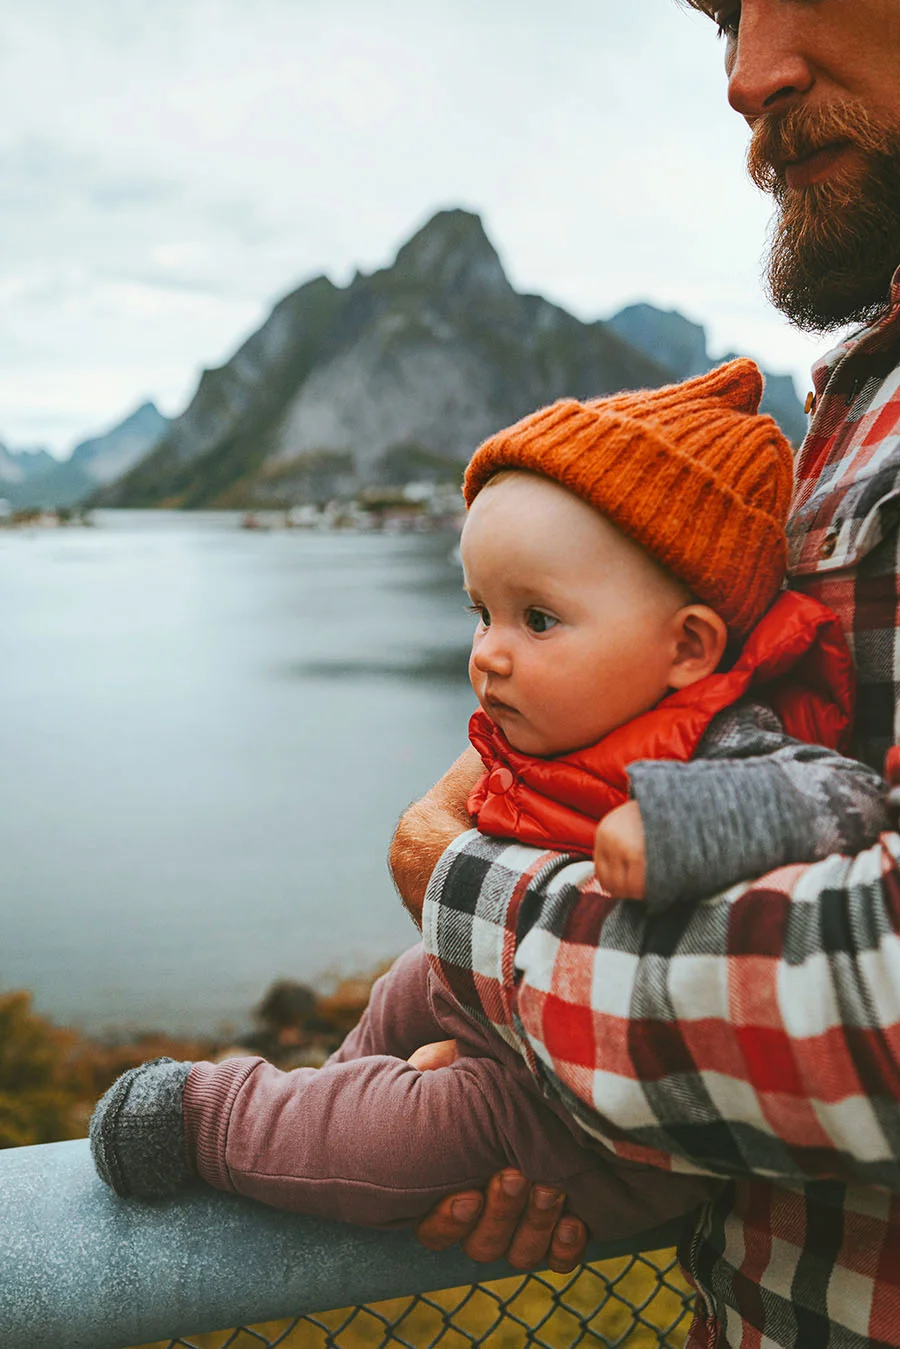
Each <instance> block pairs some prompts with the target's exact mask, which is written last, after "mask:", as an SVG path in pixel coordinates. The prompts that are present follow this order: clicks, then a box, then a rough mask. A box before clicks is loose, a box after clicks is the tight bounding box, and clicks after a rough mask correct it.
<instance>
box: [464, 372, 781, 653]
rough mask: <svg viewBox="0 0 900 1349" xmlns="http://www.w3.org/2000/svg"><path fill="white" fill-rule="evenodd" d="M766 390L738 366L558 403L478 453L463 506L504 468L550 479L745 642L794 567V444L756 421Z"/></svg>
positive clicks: (767, 422)
mask: <svg viewBox="0 0 900 1349" xmlns="http://www.w3.org/2000/svg"><path fill="white" fill-rule="evenodd" d="M762 391H763V380H762V375H761V374H760V372H759V369H758V368H757V366H756V365H755V364H754V363H753V361H750V360H745V359H741V360H736V361H730V362H729V363H728V364H727V365H723V366H720V367H719V369H718V370H711V371H710V372H709V373H708V374H706V375H699V376H698V377H697V378H696V379H689V380H687V381H685V383H683V384H672V385H669V386H667V387H666V388H663V389H640V390H638V391H637V392H635V393H624V394H616V395H614V396H613V397H611V398H598V399H593V400H591V401H590V402H587V403H579V402H577V401H576V400H575V399H573V398H564V399H561V400H560V401H559V402H558V403H553V404H552V405H551V406H550V407H546V408H541V409H540V410H539V411H537V412H533V413H531V415H530V416H528V417H523V419H522V420H521V421H519V422H516V423H515V425H514V426H510V427H508V428H507V429H506V430H505V431H499V432H498V433H497V434H496V435H494V436H491V437H490V439H489V440H486V441H485V442H484V443H483V444H482V445H480V446H479V448H478V449H477V450H476V451H475V454H474V455H473V456H472V460H471V462H470V464H469V467H468V469H467V470H466V476H465V481H464V484H463V493H464V496H465V499H466V505H467V506H471V504H472V502H473V501H474V500H475V497H476V496H477V495H478V493H479V492H480V491H481V489H482V487H483V486H484V485H485V483H486V482H487V481H488V479H489V478H492V477H493V476H494V474H496V473H500V472H501V471H502V470H503V469H525V470H529V471H531V472H532V473H542V474H544V475H545V476H546V477H548V478H554V479H555V480H556V481H557V482H559V483H562V485H563V486H564V487H567V488H568V489H569V491H570V492H574V493H575V495H576V496H580V497H583V498H584V500H585V501H589V502H590V504H591V505H592V506H595V507H596V508H597V510H598V511H600V512H601V513H602V514H603V515H605V516H607V517H608V519H610V520H612V521H613V523H614V524H616V525H618V526H619V528H620V529H621V530H622V531H623V532H624V533H626V534H628V535H630V537H631V538H632V539H634V540H635V541H636V542H637V543H639V544H640V545H641V546H642V547H643V548H645V549H646V551H647V552H648V553H650V555H651V556H652V557H654V558H656V560H657V561H658V562H661V563H662V565H663V566H664V567H667V568H668V570H669V571H671V572H673V573H674V575H675V576H677V577H679V578H680V579H681V580H682V581H684V582H685V583H686V584H687V585H688V586H689V587H690V589H691V590H692V591H693V592H694V594H695V595H696V596H697V598H698V599H700V600H702V601H703V603H704V604H709V605H710V606H711V607H712V608H713V609H715V610H716V612H717V613H718V614H719V615H720V616H721V617H722V618H723V619H724V620H725V622H726V623H727V624H728V626H729V628H731V630H732V631H733V632H734V633H736V634H738V635H743V634H745V633H747V632H749V630H750V629H751V628H752V627H753V625H754V624H755V623H756V622H757V620H758V619H759V618H761V617H762V615H763V614H764V613H765V611H766V609H767V608H768V607H769V605H770V604H771V603H772V601H773V600H774V598H775V596H776V594H777V593H778V591H779V590H780V588H781V585H782V583H783V581H784V574H785V565H786V561H787V545H786V542H785V532H784V527H785V521H786V519H787V512H788V505H789V502H790V498H791V487H792V482H793V463H792V454H791V447H790V445H789V443H788V441H787V440H786V439H785V437H784V436H783V435H782V433H781V431H780V430H779V429H778V426H777V425H776V423H775V422H774V421H773V420H772V418H771V417H765V416H761V415H760V413H759V401H760V399H761V397H762Z"/></svg>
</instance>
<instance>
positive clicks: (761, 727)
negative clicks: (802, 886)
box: [628, 700, 890, 913]
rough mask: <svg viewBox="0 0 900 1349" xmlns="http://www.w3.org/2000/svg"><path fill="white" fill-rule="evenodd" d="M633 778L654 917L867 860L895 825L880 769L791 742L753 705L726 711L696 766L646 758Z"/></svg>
mask: <svg viewBox="0 0 900 1349" xmlns="http://www.w3.org/2000/svg"><path fill="white" fill-rule="evenodd" d="M628 773H629V778H630V783H631V794H632V796H633V798H634V799H635V800H636V801H637V803H638V805H639V807H640V811H641V820H642V823H643V827H644V834H645V838H646V855H647V885H646V903H647V906H648V908H649V909H650V911H651V912H654V913H658V912H661V911H662V910H664V909H667V908H668V907H669V906H670V905H672V904H675V903H678V902H684V901H691V900H696V899H700V898H702V897H703V896H704V895H711V894H715V893H717V892H718V891H720V890H724V889H725V888H726V887H727V886H729V885H734V884H735V883H736V882H737V881H740V880H745V879H747V878H748V877H751V876H762V875H763V874H764V873H765V872H767V871H772V870H773V869H774V868H775V867H781V866H787V865H789V864H790V863H792V862H818V861H821V859H822V858H825V857H830V856H831V855H832V854H833V853H847V854H855V853H859V852H862V851H863V849H864V848H868V847H870V846H871V845H872V844H873V843H875V842H876V840H877V839H878V836H879V834H881V833H882V832H883V831H884V830H885V829H887V828H888V827H889V824H890V820H889V817H888V810H887V801H886V797H887V787H886V785H885V783H884V781H883V779H882V778H881V777H880V776H879V775H878V774H877V773H876V772H875V771H874V770H873V769H871V768H869V767H868V765H867V764H863V763H859V762H858V761H857V760H855V759H847V758H845V757H844V756H843V755H841V754H838V753H837V751H836V750H831V749H826V748H824V747H823V746H822V745H811V744H807V743H804V742H802V741H799V740H793V739H791V737H790V736H788V735H786V734H785V732H784V730H783V728H782V725H781V722H780V721H779V720H778V717H777V716H776V715H775V713H774V712H773V711H772V709H771V708H769V707H767V706H765V705H764V704H763V703H758V702H754V701H752V700H745V701H743V702H741V703H738V704H736V705H735V706H734V707H730V708H728V709H727V710H726V711H725V712H722V713H720V714H719V715H718V716H717V717H716V718H715V719H714V720H713V722H712V723H711V725H710V727H709V729H708V730H707V732H706V735H705V736H704V737H703V740H702V741H701V743H700V746H699V747H698V750H697V754H696V755H695V757H694V758H693V759H690V760H689V761H688V762H687V763H684V762H680V761H678V760H673V759H652V760H639V761H638V762H636V763H633V764H631V765H630V766H629V770H628Z"/></svg>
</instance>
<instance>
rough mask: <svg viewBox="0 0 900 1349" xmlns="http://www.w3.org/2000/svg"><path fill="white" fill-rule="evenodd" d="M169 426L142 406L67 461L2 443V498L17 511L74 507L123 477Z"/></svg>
mask: <svg viewBox="0 0 900 1349" xmlns="http://www.w3.org/2000/svg"><path fill="white" fill-rule="evenodd" d="M168 426H169V419H168V418H167V417H164V416H163V414H162V413H161V412H160V411H159V409H158V408H157V406H156V404H155V403H152V402H146V403H142V404H141V405H140V407H138V408H136V409H135V411H134V412H132V413H131V414H130V415H129V416H127V417H126V418H125V419H124V421H121V422H119V423H117V425H115V426H113V427H112V428H111V429H110V430H109V431H106V432H104V433H103V434H102V435H99V436H94V437H92V438H91V439H90V440H85V441H82V442H81V444H80V445H76V446H75V449H74V450H73V451H72V453H71V455H70V456H69V458H68V459H64V460H59V459H54V457H53V455H51V454H48V453H47V451H46V450H9V449H6V448H5V447H4V446H2V445H0V497H3V498H5V499H6V500H7V501H9V502H10V504H11V505H13V506H14V507H16V508H17V509H27V508H34V507H39V508H40V507H53V506H72V505H75V504H76V503H78V502H80V501H83V500H84V498H85V497H87V496H89V495H90V493H91V492H95V491H96V490H97V488H98V487H100V486H102V485H104V484H105V483H108V482H112V481H114V480H115V479H116V478H120V477H121V476H122V474H123V473H127V471H128V470H129V469H130V468H131V467H132V466H133V465H134V464H136V463H138V461H139V460H141V459H143V458H144V457H145V456H146V455H147V454H149V453H150V451H151V450H152V449H153V448H154V446H155V445H156V444H157V443H158V441H159V440H160V438H161V437H162V435H163V434H164V432H165V431H166V429H167V428H168Z"/></svg>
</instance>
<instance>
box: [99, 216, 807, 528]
mask: <svg viewBox="0 0 900 1349" xmlns="http://www.w3.org/2000/svg"><path fill="white" fill-rule="evenodd" d="M635 309H639V310H641V311H642V312H641V313H640V314H639V315H635V314H634V313H633V312H631V311H633V310H635ZM654 314H655V315H657V316H658V317H659V321H658V322H657V325H656V330H654V328H653V321H652V316H653V315H654ZM638 320H640V321H638ZM666 329H668V330H669V333H670V338H671V340H670V341H668V342H666V341H664V340H663V337H664V335H665V331H666ZM691 362H693V363H694V364H698V363H699V365H700V366H701V367H702V368H704V369H705V368H708V367H709V364H710V362H709V358H708V355H707V354H706V338H705V333H704V332H703V330H702V329H701V328H698V327H697V325H692V324H690V323H689V321H688V320H687V319H684V318H683V317H682V316H681V315H677V314H673V315H664V314H663V313H662V311H659V310H653V309H652V306H632V307H631V310H625V311H622V314H620V315H617V316H616V317H615V318H614V319H613V320H611V321H609V322H601V321H597V322H594V323H583V322H581V321H580V320H579V319H577V318H575V317H574V316H573V315H571V314H569V313H567V312H566V311H565V310H564V309H562V308H561V307H559V306H558V305H554V304H551V303H550V302H549V301H548V300H546V299H543V298H542V297H541V296H538V295H523V294H519V293H518V292H517V291H515V290H514V289H513V287H512V285H511V284H510V282H509V280H508V278H507V276H506V274H505V272H504V270H503V266H502V264H501V262H500V258H499V257H498V255H497V252H496V250H495V249H494V247H493V245H492V244H491V242H490V240H489V239H488V237H487V235H486V234H485V231H484V228H483V226H482V223H481V220H480V218H479V217H478V216H477V215H474V214H471V213H469V212H466V211H462V210H449V211H442V212H439V213H438V214H437V215H436V216H434V217H433V219H432V220H430V221H429V222H428V224H426V225H425V226H424V227H423V228H422V229H421V230H419V231H418V232H417V233H416V234H415V235H414V236H413V237H412V238H411V239H410V240H409V241H408V242H407V243H406V244H404V245H403V247H402V248H401V249H400V251H399V253H398V254H397V257H396V260H395V261H394V263H393V264H392V265H391V266H388V267H385V268H383V269H382V270H380V271H377V272H374V273H373V274H371V275H363V274H360V273H357V275H356V276H355V277H354V279H353V280H352V281H351V282H350V284H349V285H348V286H346V287H343V288H341V287H338V286H335V285H334V284H333V283H332V282H331V281H330V280H328V278H327V277H324V276H320V277H316V278H314V279H313V280H311V281H308V282H306V283H305V284H304V285H302V286H300V287H299V288H298V289H297V290H295V291H293V292H292V293H291V294H289V295H287V296H285V298H284V299H283V300H281V301H280V302H279V303H278V304H276V305H275V307H274V309H273V310H272V313H271V314H270V316H269V318H268V319H267V320H266V321H265V322H264V323H263V324H262V326H261V327H260V328H259V329H258V330H257V332H255V333H254V334H253V335H252V336H251V337H250V338H249V339H248V340H247V341H246V342H245V343H244V344H243V345H242V346H241V347H240V349H239V350H238V351H237V352H236V353H235V355H234V356H233V357H232V358H231V360H229V361H227V362H226V363H225V364H224V365H223V366H221V367H219V368H217V369H214V370H207V371H205V372H204V374H203V376H202V377H201V379H200V382H199V385H198V387H197V391H196V393H195V395H194V397H193V398H192V400H191V402H190V404H189V406H188V407H187V409H186V410H185V412H184V413H183V414H182V415H181V416H180V417H178V418H176V419H174V420H173V421H172V423H171V424H170V425H169V427H168V429H167V430H166V433H165V434H164V435H163V437H162V438H161V440H160V442H159V444H158V445H157V446H156V447H155V449H154V450H153V451H152V452H151V453H149V454H148V455H147V456H145V457H144V458H143V459H142V460H141V461H140V462H138V463H137V464H136V465H135V466H134V467H133V468H132V469H131V470H130V471H129V472H128V473H126V474H125V476H124V477H122V478H120V479H118V480H117V481H115V482H112V483H110V484H109V485H108V486H106V487H104V488H102V489H101V490H100V491H98V492H96V493H95V495H94V497H93V498H92V500H93V501H94V502H95V503H97V504H100V505H110V506H156V505H165V506H177V507H188V508H189V507H207V506H210V507H211V506H217V507H229V506H231V507H246V506H267V505H270V506H288V505H293V504H295V503H298V502H305V501H316V502H323V501H325V500H328V499H329V498H331V497H334V496H350V495H352V494H353V493H354V492H355V491H358V490H359V489H360V488H361V487H364V486H368V485H371V484H392V483H399V482H405V481H410V480H412V479H423V478H424V479H431V480H438V479H447V478H448V477H454V476H456V475H457V474H458V473H459V472H460V471H461V468H462V466H463V465H464V464H465V462H466V460H467V459H468V458H469V456H470V455H471V453H472V450H473V449H474V447H475V446H476V445H477V444H478V443H479V442H480V441H481V440H482V439H483V438H484V437H485V436H487V435H489V434H491V433H492V432H493V431H495V430H497V429H498V428H499V427H501V426H504V425H507V424H508V423H510V422H512V421H515V420H516V419H517V418H519V417H521V416H523V415H524V414H525V413H527V412H529V411H531V410H532V409H533V408H535V407H537V406H539V405H541V404H543V403H548V402H551V401H553V399H555V398H558V397H562V396H574V397H591V396H596V395H600V394H605V393H613V392H616V391H617V390H619V389H623V388H637V387H647V386H654V385H659V384H663V383H667V382H671V381H673V380H676V379H679V378H682V377H683V372H685V373H687V371H686V365H690V364H691ZM704 362H705V364H704ZM690 373H695V372H694V371H693V370H692V371H690ZM776 382H777V381H776ZM771 383H772V381H771V379H770V385H771ZM785 383H786V384H787V385H789V386H790V391H791V392H793V386H792V385H791V384H790V380H789V379H786V381H785ZM783 392H787V391H786V390H784V391H783ZM784 402H785V408H786V412H787V416H786V418H785V419H784V420H785V425H786V429H787V422H790V428H789V434H791V435H792V436H796V434H797V428H798V426H799V423H798V422H797V416H799V418H800V419H801V421H802V418H803V414H802V410H801V409H800V405H799V402H798V400H797V398H796V394H795V393H794V394H793V405H790V406H789V404H790V399H789V398H785V399H784ZM794 405H795V406H794ZM800 434H802V429H801V431H800Z"/></svg>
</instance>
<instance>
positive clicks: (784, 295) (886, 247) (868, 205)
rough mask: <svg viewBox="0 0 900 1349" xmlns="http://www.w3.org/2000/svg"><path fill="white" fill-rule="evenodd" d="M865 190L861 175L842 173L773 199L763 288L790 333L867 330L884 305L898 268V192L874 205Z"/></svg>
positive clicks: (882, 195) (886, 194)
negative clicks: (775, 208) (861, 326)
mask: <svg viewBox="0 0 900 1349" xmlns="http://www.w3.org/2000/svg"><path fill="white" fill-rule="evenodd" d="M848 167H849V166H848ZM870 188H871V182H870V181H867V180H866V177H865V175H862V179H861V181H860V177H859V175H857V174H849V173H846V172H842V173H841V174H840V175H839V176H838V177H836V179H834V180H829V181H826V182H822V183H813V184H811V185H809V186H807V187H802V188H799V187H798V188H786V189H784V190H783V191H782V192H781V193H780V194H779V197H780V200H779V206H780V214H779V217H778V219H777V221H776V223H775V227H774V230H773V234H772V238H771V244H770V251H769V257H768V261H767V265H766V280H767V283H768V290H769V295H770V298H771V300H772V303H773V304H774V305H775V307H776V308H777V309H779V310H780V311H781V312H782V313H783V314H784V315H785V316H786V317H787V318H788V319H789V320H790V321H791V323H793V324H794V325H795V327H798V328H801V329H802V330H804V331H806V332H814V333H826V332H831V331H832V330H834V329H835V328H839V327H842V326H844V325H846V324H848V323H861V322H871V320H872V319H873V318H876V317H877V316H878V315H879V314H880V313H882V312H884V310H885V309H886V308H887V306H888V305H889V303H890V287H891V280H892V278H893V275H894V272H895V270H896V268H897V266H898V265H900V191H897V190H896V189H893V188H891V189H890V190H889V191H882V192H880V193H879V194H877V195H876V197H875V199H873V196H872V194H871V191H870V190H867V189H870ZM894 197H896V200H894V199H893V198H894Z"/></svg>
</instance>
